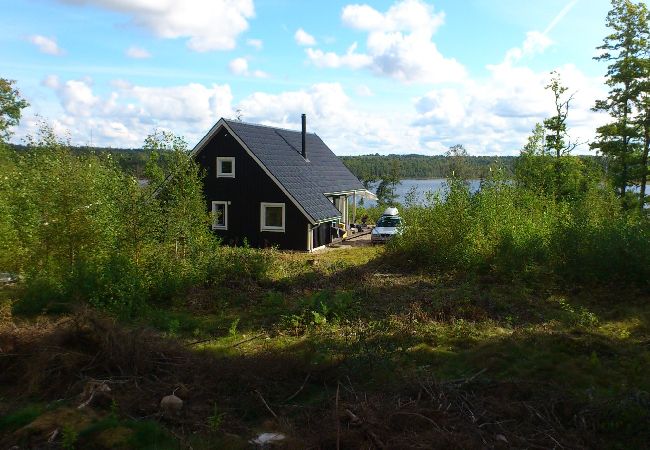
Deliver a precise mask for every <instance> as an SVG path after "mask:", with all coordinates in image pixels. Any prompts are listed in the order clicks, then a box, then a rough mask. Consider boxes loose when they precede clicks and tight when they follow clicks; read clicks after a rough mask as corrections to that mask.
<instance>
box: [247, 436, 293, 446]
mask: <svg viewBox="0 0 650 450" xmlns="http://www.w3.org/2000/svg"><path fill="white" fill-rule="evenodd" d="M285 438H286V436H285V435H284V434H282V433H262V434H260V435H259V436H257V437H256V438H255V439H251V441H250V442H251V444H257V445H261V446H262V447H264V446H266V445H272V444H275V443H276V442H280V441H283V440H284V439H285Z"/></svg>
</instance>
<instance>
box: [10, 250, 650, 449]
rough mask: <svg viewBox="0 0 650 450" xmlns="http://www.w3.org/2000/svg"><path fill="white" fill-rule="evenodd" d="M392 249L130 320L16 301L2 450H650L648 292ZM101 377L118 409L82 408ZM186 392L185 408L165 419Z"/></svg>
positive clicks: (277, 269) (322, 259)
mask: <svg viewBox="0 0 650 450" xmlns="http://www.w3.org/2000/svg"><path fill="white" fill-rule="evenodd" d="M381 253H382V249H381V248H379V247H378V248H373V247H358V248H353V249H349V250H339V251H333V252H326V253H322V254H315V255H306V254H293V253H280V254H278V255H277V263H276V264H274V266H273V269H272V271H271V272H270V273H269V274H268V278H267V279H266V280H265V281H263V282H259V283H242V282H239V283H237V284H226V285H223V286H217V287H197V288H195V289H193V290H191V291H190V292H188V293H187V294H186V295H183V296H181V297H179V298H177V299H175V300H174V301H172V302H170V303H169V304H165V305H158V306H157V307H156V308H154V309H153V310H152V311H151V313H150V314H147V315H146V316H145V317H142V318H140V319H138V320H137V321H135V322H130V323H115V322H114V321H111V320H108V319H105V318H102V317H98V316H97V315H96V313H94V312H88V311H82V312H78V313H77V314H75V315H72V316H66V317H47V318H40V319H38V320H37V321H36V322H35V321H34V319H29V320H27V319H23V318H19V317H14V316H12V314H11V306H12V304H13V303H14V301H15V300H14V297H15V295H14V294H13V291H12V290H7V289H5V290H3V291H0V299H1V300H0V302H2V306H1V307H0V315H1V316H2V321H3V322H2V323H3V325H2V330H1V331H2V332H1V333H0V349H1V350H0V352H2V354H0V356H2V358H0V385H2V386H3V387H2V388H0V416H1V417H2V418H0V435H1V436H3V437H2V438H0V445H3V444H6V445H7V446H9V444H11V445H13V444H15V443H17V442H22V443H27V444H28V445H36V446H38V445H42V444H43V442H44V441H45V440H47V438H48V437H49V436H51V434H50V433H52V431H54V430H55V429H56V430H59V431H58V435H57V436H55V438H54V439H53V442H54V443H56V445H58V446H63V447H65V446H66V445H67V448H73V447H78V448H84V447H87V446H88V445H90V444H92V446H95V447H104V448H116V447H118V448H147V446H148V448H178V447H179V446H180V447H188V446H192V448H219V447H221V448H248V447H250V444H249V443H248V440H249V439H251V438H252V437H254V436H256V435H257V434H259V433H260V432H264V431H267V432H276V431H277V432H282V433H285V434H286V436H287V439H286V440H285V441H284V444H283V446H284V447H286V448H307V447H311V448H337V447H338V448H431V447H432V445H433V446H434V447H435V448H510V447H514V448H553V447H555V448H648V442H650V432H649V430H648V427H647V423H648V421H649V420H650V395H649V394H648V392H650V379H649V378H648V376H647V374H648V373H650V345H649V344H650V328H649V326H650V325H649V324H650V321H649V320H650V303H649V302H648V300H649V295H648V292H646V291H643V290H639V289H632V288H626V287H621V286H595V287H594V286H558V285H556V284H555V283H553V282H551V281H549V280H538V281H530V280H528V281H526V282H525V283H524V282H517V281H512V280H508V281H503V280H498V279H493V278H490V277H487V276H485V277H479V276H475V275H468V274H460V273H413V272H406V271H401V270H399V269H397V268H395V267H393V266H392V265H391V264H390V262H387V261H385V260H384V259H382V254H381ZM151 330H154V331H151ZM89 379H94V380H105V381H106V382H107V383H108V384H109V385H110V386H111V388H112V390H111V394H110V400H107V401H106V402H105V403H104V404H103V405H102V404H101V403H100V404H98V405H97V406H93V407H92V408H87V409H86V408H84V409H82V410H78V409H76V406H77V405H78V404H79V403H80V402H81V400H80V397H79V394H80V392H81V391H82V390H83V386H84V383H85V382H86V381H87V380H89ZM172 392H175V393H176V395H178V396H179V397H180V398H182V399H183V400H184V402H185V405H184V408H183V411H182V413H181V414H180V415H179V416H177V417H176V416H175V417H165V416H163V415H162V414H161V413H160V410H159V407H158V402H159V401H160V398H161V397H162V396H164V395H168V394H171V393H172ZM38 420H41V422H43V423H38ZM34 422H37V423H36V425H34ZM30 427H31V428H30ZM106 430H111V433H107V432H106ZM109 434H111V435H116V436H118V438H116V439H117V441H107V440H106V439H108V435H109ZM432 443H435V445H434V444H432Z"/></svg>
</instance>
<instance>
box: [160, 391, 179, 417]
mask: <svg viewBox="0 0 650 450" xmlns="http://www.w3.org/2000/svg"><path fill="white" fill-rule="evenodd" d="M160 409H162V410H163V413H164V414H165V415H166V416H168V417H171V416H175V415H178V413H180V411H181V409H183V400H181V399H180V398H178V397H176V396H175V395H174V394H172V395H166V396H165V397H163V398H162V400H160Z"/></svg>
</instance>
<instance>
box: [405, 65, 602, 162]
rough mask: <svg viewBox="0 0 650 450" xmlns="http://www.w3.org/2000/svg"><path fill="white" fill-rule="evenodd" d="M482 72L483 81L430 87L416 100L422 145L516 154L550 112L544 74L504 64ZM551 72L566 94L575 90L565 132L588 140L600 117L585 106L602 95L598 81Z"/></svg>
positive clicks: (572, 72) (567, 69)
mask: <svg viewBox="0 0 650 450" xmlns="http://www.w3.org/2000/svg"><path fill="white" fill-rule="evenodd" d="M488 70H489V72H490V76H489V77H488V78H486V79H484V80H478V81H472V82H468V83H465V84H464V85H462V86H458V87H456V88H453V89H452V88H447V89H435V90H432V91H430V92H429V93H427V94H426V95H424V96H422V97H420V98H419V99H417V100H416V103H415V107H416V112H417V114H418V117H417V119H415V120H414V121H413V125H415V126H416V127H419V128H420V140H421V144H422V146H424V147H425V148H426V147H428V148H432V149H433V148H445V147H448V146H450V145H453V144H456V143H461V144H465V145H466V146H467V147H468V149H469V150H470V152H471V153H474V154H477V153H491V154H516V153H517V152H518V151H519V149H521V147H522V146H523V144H524V143H525V142H526V138H527V136H528V135H529V134H530V130H531V129H532V128H533V127H534V125H535V124H536V123H540V122H542V121H543V120H544V119H545V118H547V117H550V116H552V115H553V113H554V112H553V109H554V104H553V97H552V94H551V93H550V92H549V91H548V90H546V89H545V86H546V85H547V84H548V82H549V79H550V75H549V73H548V72H536V71H533V70H532V69H530V68H527V67H519V66H514V65H512V64H510V63H507V62H504V63H502V64H498V65H493V66H488ZM557 70H558V71H559V72H560V74H561V76H562V82H563V83H564V84H565V85H566V86H567V87H568V88H569V91H568V92H575V97H574V100H573V101H572V103H571V109H570V111H569V117H568V128H569V130H568V131H569V134H570V135H571V137H572V139H573V140H574V141H579V142H586V141H590V140H592V139H593V135H594V130H595V128H596V127H597V126H598V125H600V124H602V123H603V122H604V120H605V118H604V117H603V115H602V114H599V113H595V112H592V111H591V109H590V108H591V107H592V106H593V101H594V99H595V98H599V97H601V96H602V95H603V90H604V88H603V85H602V80H601V79H599V78H590V77H587V76H586V75H585V74H583V73H582V72H580V71H579V70H578V69H577V68H576V67H575V66H572V65H565V66H562V67H558V68H557ZM578 150H579V151H580V152H586V151H588V148H587V147H586V146H582V147H580V148H579V149H578Z"/></svg>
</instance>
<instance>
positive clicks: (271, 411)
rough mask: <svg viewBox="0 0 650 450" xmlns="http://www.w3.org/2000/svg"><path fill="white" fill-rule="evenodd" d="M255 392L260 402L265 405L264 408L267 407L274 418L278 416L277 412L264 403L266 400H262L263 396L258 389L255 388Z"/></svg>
mask: <svg viewBox="0 0 650 450" xmlns="http://www.w3.org/2000/svg"><path fill="white" fill-rule="evenodd" d="M255 393H256V394H257V395H258V396H259V398H260V400H262V403H264V406H266V409H268V410H269V412H270V413H271V414H272V415H273V417H275V418H276V419H277V418H278V415H277V414H276V413H275V412H274V411H273V410H272V409H271V407H270V406H269V404H268V403H266V400H264V397H262V394H261V393H260V391H258V390H257V389H256V390H255Z"/></svg>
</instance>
